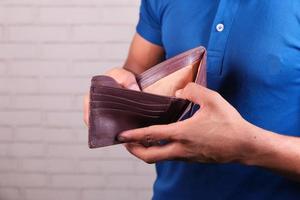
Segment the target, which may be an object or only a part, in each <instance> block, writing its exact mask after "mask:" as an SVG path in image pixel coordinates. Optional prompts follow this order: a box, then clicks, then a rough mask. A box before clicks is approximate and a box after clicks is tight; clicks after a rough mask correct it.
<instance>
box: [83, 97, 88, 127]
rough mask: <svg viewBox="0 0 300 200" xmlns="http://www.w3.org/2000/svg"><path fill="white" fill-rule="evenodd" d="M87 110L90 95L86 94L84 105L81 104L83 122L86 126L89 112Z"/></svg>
mask: <svg viewBox="0 0 300 200" xmlns="http://www.w3.org/2000/svg"><path fill="white" fill-rule="evenodd" d="M89 109H90V95H89V94H87V95H85V96H84V103H83V120H84V123H85V124H86V125H87V126H88V124H89V112H90V111H89Z"/></svg>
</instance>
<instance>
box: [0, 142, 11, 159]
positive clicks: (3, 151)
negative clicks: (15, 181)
mask: <svg viewBox="0 0 300 200" xmlns="http://www.w3.org/2000/svg"><path fill="white" fill-rule="evenodd" d="M9 145H10V143H8V142H7V143H3V144H1V145H0V156H1V157H5V156H7V154H8V148H9Z"/></svg>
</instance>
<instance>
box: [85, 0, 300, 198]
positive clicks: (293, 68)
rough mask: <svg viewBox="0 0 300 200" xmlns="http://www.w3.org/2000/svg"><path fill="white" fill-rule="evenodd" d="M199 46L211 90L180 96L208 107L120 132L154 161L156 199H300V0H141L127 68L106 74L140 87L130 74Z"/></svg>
mask: <svg viewBox="0 0 300 200" xmlns="http://www.w3.org/2000/svg"><path fill="white" fill-rule="evenodd" d="M200 45H202V46H205V47H206V48H207V50H208V58H207V59H208V60H207V62H208V66H207V67H208V69H207V70H208V72H207V78H208V80H207V81H208V88H209V89H206V88H203V87H201V86H198V85H195V84H189V85H188V86H187V87H185V88H184V89H183V90H180V91H178V92H177V96H178V97H181V98H185V99H189V100H191V101H193V102H194V103H196V104H199V105H200V107H201V108H200V109H199V110H198V111H197V112H196V113H195V114H194V115H193V116H191V118H189V119H186V120H184V121H181V122H178V123H174V124H170V125H161V126H152V127H147V128H142V129H138V130H130V131H126V132H124V133H122V134H121V135H120V137H119V140H121V141H124V142H128V144H127V145H126V147H127V149H128V150H129V151H130V152H131V153H132V154H134V155H135V156H137V157H138V158H140V159H142V160H144V161H146V162H147V163H154V162H155V163H156V168H157V179H156V181H155V184H154V196H153V199H155V200H160V199H162V200H176V199H180V200H181V199H192V200H193V199H222V200H223V199H243V200H244V199H256V200H257V199H272V200H274V199H280V200H283V199H300V184H299V183H298V182H297V181H299V180H300V139H299V138H298V136H300V1H298V0H287V1H281V0H272V1H269V0H184V1H180V0H148V1H147V0H142V4H141V10H140V20H139V23H138V25H137V34H136V35H135V36H134V39H133V42H132V45H131V48H130V51H129V55H128V59H127V61H126V63H125V65H124V69H114V70H112V71H110V72H109V73H108V74H109V75H111V76H112V77H114V78H115V79H116V80H118V81H119V83H120V84H122V85H123V86H124V87H127V88H131V89H136V90H138V87H137V85H136V82H135V79H134V76H133V74H132V73H136V74H138V73H141V72H143V71H145V70H146V69H148V68H149V67H151V66H153V65H155V64H157V63H158V62H160V61H161V60H162V59H164V58H170V57H173V56H175V55H177V54H179V53H181V52H183V51H186V50H188V49H191V48H194V47H196V46H200ZM214 91H216V92H214ZM86 113H87V112H86ZM86 120H87V117H86ZM146 138H148V139H149V138H151V140H156V141H159V140H165V139H167V140H169V141H170V142H169V143H168V144H166V145H164V146H159V147H158V146H153V147H148V148H147V147H144V146H142V145H139V142H141V141H143V140H145V139H146ZM175 160H177V161H175ZM180 160H183V161H180ZM184 161H192V162H184Z"/></svg>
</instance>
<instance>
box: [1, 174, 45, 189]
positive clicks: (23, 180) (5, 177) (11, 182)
mask: <svg viewBox="0 0 300 200" xmlns="http://www.w3.org/2000/svg"><path fill="white" fill-rule="evenodd" d="M46 183H47V177H46V175H41V174H21V173H5V174H2V173H1V174H0V186H1V187H7V186H8V187H9V186H11V187H12V186H16V187H41V186H45V185H46Z"/></svg>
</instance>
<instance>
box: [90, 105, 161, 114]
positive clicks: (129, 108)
mask: <svg viewBox="0 0 300 200" xmlns="http://www.w3.org/2000/svg"><path fill="white" fill-rule="evenodd" d="M90 105H91V109H97V108H110V109H118V110H124V111H133V112H137V113H140V114H145V115H149V116H160V115H162V114H163V113H165V110H160V109H159V110H153V109H150V110H146V109H143V108H140V107H137V106H131V105H128V104H124V103H116V102H108V101H91V102H90Z"/></svg>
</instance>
